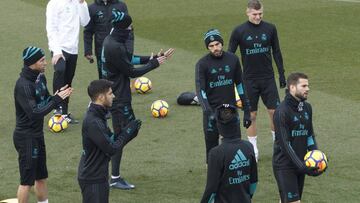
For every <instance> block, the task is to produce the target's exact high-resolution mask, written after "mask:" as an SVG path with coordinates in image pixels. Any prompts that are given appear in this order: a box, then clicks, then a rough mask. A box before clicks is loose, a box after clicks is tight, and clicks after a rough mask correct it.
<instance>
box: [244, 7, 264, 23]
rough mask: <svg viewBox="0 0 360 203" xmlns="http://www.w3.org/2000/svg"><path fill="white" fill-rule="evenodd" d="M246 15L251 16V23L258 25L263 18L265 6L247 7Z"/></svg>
mask: <svg viewBox="0 0 360 203" xmlns="http://www.w3.org/2000/svg"><path fill="white" fill-rule="evenodd" d="M246 15H247V16H248V17H249V21H250V22H251V23H253V24H255V25H258V24H260V22H261V20H262V18H263V8H261V9H259V10H255V9H252V8H248V9H246Z"/></svg>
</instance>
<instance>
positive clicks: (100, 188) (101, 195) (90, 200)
mask: <svg viewBox="0 0 360 203" xmlns="http://www.w3.org/2000/svg"><path fill="white" fill-rule="evenodd" d="M79 185H80V188H81V195H82V199H83V200H82V202H83V203H108V202H109V184H108V183H107V182H105V183H94V184H84V183H79Z"/></svg>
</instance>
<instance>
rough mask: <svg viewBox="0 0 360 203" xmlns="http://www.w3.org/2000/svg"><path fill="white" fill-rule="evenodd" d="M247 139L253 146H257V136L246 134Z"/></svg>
mask: <svg viewBox="0 0 360 203" xmlns="http://www.w3.org/2000/svg"><path fill="white" fill-rule="evenodd" d="M248 140H249V142H250V143H251V144H252V145H253V146H254V148H255V147H256V148H257V136H254V137H250V136H248Z"/></svg>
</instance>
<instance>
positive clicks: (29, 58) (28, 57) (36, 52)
mask: <svg viewBox="0 0 360 203" xmlns="http://www.w3.org/2000/svg"><path fill="white" fill-rule="evenodd" d="M44 56H45V52H44V51H43V50H42V49H40V48H38V47H33V46H29V47H27V48H25V49H24V51H23V57H22V58H23V60H24V64H25V65H27V66H30V65H32V64H34V63H36V62H37V61H38V60H40V59H41V58H42V57H44Z"/></svg>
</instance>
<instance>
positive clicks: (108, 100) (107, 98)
mask: <svg viewBox="0 0 360 203" xmlns="http://www.w3.org/2000/svg"><path fill="white" fill-rule="evenodd" d="M114 98H115V95H114V94H113V91H112V89H111V88H109V91H108V92H106V93H105V94H104V102H103V105H104V106H105V107H111V106H112V103H113V99H114Z"/></svg>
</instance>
